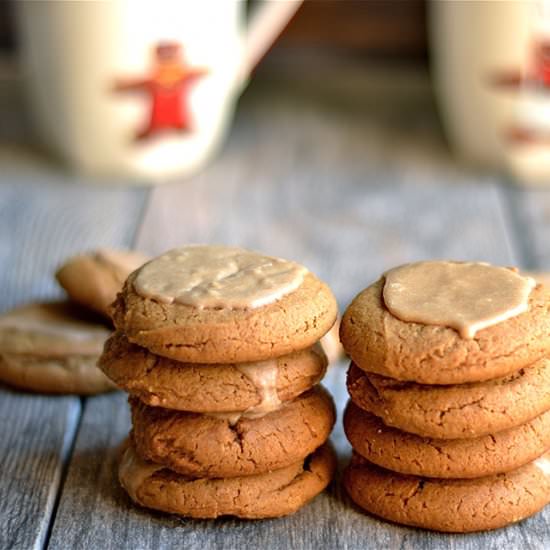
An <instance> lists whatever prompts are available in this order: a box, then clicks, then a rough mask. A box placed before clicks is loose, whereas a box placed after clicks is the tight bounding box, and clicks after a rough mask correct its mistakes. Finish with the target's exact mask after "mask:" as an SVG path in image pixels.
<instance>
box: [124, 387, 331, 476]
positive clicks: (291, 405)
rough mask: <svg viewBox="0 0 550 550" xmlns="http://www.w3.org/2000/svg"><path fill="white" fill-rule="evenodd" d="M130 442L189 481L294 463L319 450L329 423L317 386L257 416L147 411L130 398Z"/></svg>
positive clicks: (326, 398) (326, 397) (326, 405)
mask: <svg viewBox="0 0 550 550" xmlns="http://www.w3.org/2000/svg"><path fill="white" fill-rule="evenodd" d="M130 405H131V409H132V424H133V437H134V442H135V446H136V450H137V452H138V454H139V455H140V456H141V457H143V458H144V459H146V460H150V461H152V462H155V463H157V464H163V465H164V466H166V467H167V468H170V469H171V470H174V471H176V472H179V473H181V474H184V475H187V476H192V477H199V476H200V477H209V478H213V477H237V476H244V475H255V474H260V473H264V472H267V471H271V470H277V469H280V468H283V467H285V466H289V465H290V464H293V463H296V462H297V461H299V460H301V459H303V458H304V457H305V456H307V455H309V454H310V453H312V452H313V451H314V450H315V449H317V447H319V446H320V445H322V444H323V443H324V442H325V441H326V440H327V439H328V436H329V435H330V432H331V430H332V427H333V425H334V421H335V411H334V405H333V403H332V399H331V397H330V395H329V394H328V393H327V392H326V391H325V390H324V389H323V388H321V387H320V386H318V387H316V388H314V389H312V390H310V391H309V392H307V393H305V394H303V395H301V396H299V397H297V398H296V399H294V400H293V401H290V402H287V403H285V404H284V405H283V406H281V407H280V408H278V409H277V410H274V411H272V412H269V413H267V414H263V415H261V416H258V413H254V412H250V411H248V412H243V413H238V412H237V413H229V414H227V413H218V414H212V415H207V414H196V413H184V412H180V411H169V410H167V409H161V408H158V407H148V406H147V405H144V404H143V403H141V402H140V401H139V400H137V399H130Z"/></svg>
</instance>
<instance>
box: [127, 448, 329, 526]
mask: <svg viewBox="0 0 550 550" xmlns="http://www.w3.org/2000/svg"><path fill="white" fill-rule="evenodd" d="M335 467H336V457H335V455H334V452H333V451H332V449H331V448H330V446H328V445H323V446H322V447H320V448H319V449H317V451H315V453H313V454H312V455H311V456H309V457H308V458H307V459H305V460H300V461H299V462H297V463H295V464H291V465H289V466H287V467H285V468H282V469H279V470H274V471H271V472H267V473H265V474H259V475H254V476H244V477H234V478H229V479H224V478H218V479H208V478H199V479H193V478H189V477H187V476H183V475H181V474H177V473H175V472H172V471H171V470H168V469H166V468H163V467H162V466H159V465H156V464H154V463H151V462H145V461H143V460H142V459H140V458H139V456H138V455H137V453H136V452H135V450H134V447H133V446H132V445H131V444H130V445H129V446H128V447H127V448H126V449H125V450H124V451H123V454H122V459H121V462H120V465H119V479H120V483H121V484H122V486H123V487H124V489H126V491H127V492H128V494H129V496H130V498H131V499H132V500H133V501H134V502H135V503H136V504H139V505H141V506H145V507H147V508H153V509H155V510H160V511H163V512H168V513H171V514H178V515H180V516H185V517H192V518H217V517H219V516H237V517H240V518H248V519H259V518H272V517H279V516H286V515H289V514H292V513H294V512H296V511H297V510H298V509H299V508H301V507H302V506H303V505H304V504H306V503H307V502H308V501H310V500H311V499H312V498H314V497H315V496H317V495H318V494H319V493H320V492H321V491H323V489H324V488H325V487H326V486H327V485H328V484H329V483H330V480H331V479H332V476H333V474H334V470H335Z"/></svg>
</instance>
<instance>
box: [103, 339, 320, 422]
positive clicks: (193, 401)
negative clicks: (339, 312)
mask: <svg viewBox="0 0 550 550" xmlns="http://www.w3.org/2000/svg"><path fill="white" fill-rule="evenodd" d="M273 361H274V362H275V364H276V369H277V372H276V377H275V380H274V382H275V388H274V390H275V391H276V393H277V396H278V398H279V399H280V400H281V401H289V400H291V399H294V398H295V397H296V396H298V395H300V394H301V393H303V392H305V391H307V390H308V389H310V388H312V387H313V386H314V385H315V384H317V383H318V382H319V381H320V380H321V379H322V378H323V376H324V374H325V371H326V366H327V360H326V357H325V354H324V353H323V351H322V350H321V349H320V348H319V346H313V347H311V348H307V349H305V350H302V351H298V352H295V353H291V354H290V355H284V356H282V357H277V358H276V359H273ZM247 365H248V367H246V368H242V367H243V365H239V364H222V365H201V364H198V363H182V362H180V361H175V360H173V359H167V358H165V357H161V356H159V355H154V354H152V353H151V352H149V351H147V350H146V349H145V348H142V347H140V346H137V345H136V344H131V343H130V342H129V341H128V339H127V338H126V337H125V336H124V335H123V334H122V333H120V332H116V333H115V334H114V335H113V336H112V337H111V338H109V340H107V342H106V344H105V349H104V352H103V355H102V356H101V359H100V361H99V366H100V368H101V369H102V370H103V372H104V373H105V374H106V375H107V376H108V377H109V378H110V379H111V380H113V381H114V382H115V383H116V384H117V386H119V387H120V388H121V389H123V390H124V391H127V392H128V393H130V394H131V395H135V396H136V397H139V398H140V399H141V400H142V401H143V402H144V403H147V404H148V405H151V406H155V407H157V406H158V407H164V408H167V409H177V410H183V411H193V412H231V411H244V410H246V409H249V408H251V407H256V406H258V405H259V404H260V402H261V400H262V392H263V391H264V390H265V388H262V387H258V385H257V383H256V381H255V380H254V379H252V378H251V377H250V376H249V373H248V370H249V369H250V368H251V365H250V364H247ZM258 368H261V365H259V366H258Z"/></svg>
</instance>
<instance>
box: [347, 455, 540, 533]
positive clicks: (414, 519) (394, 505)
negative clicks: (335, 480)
mask: <svg viewBox="0 0 550 550" xmlns="http://www.w3.org/2000/svg"><path fill="white" fill-rule="evenodd" d="M344 485H345V488H346V490H347V492H348V493H349V495H350V496H351V498H352V499H353V500H354V501H355V503H356V504H358V505H359V506H360V507H361V508H364V509H365V510H367V511H368V512H370V513H372V514H374V515H376V516H380V517H382V518H385V519H387V520H390V521H395V522H396V523H403V524H405V525H413V526H416V527H423V528H425V529H433V530H436V531H447V532H456V533H466V532H470V531H485V530H489V529H497V528H499V527H504V526H505V525H508V524H510V523H515V522H516V521H520V520H522V519H525V518H527V517H528V516H531V515H532V514H535V513H536V512H538V511H539V510H540V509H541V508H543V507H544V506H545V505H546V504H548V503H549V502H550V455H548V454H546V455H543V456H542V457H540V458H537V459H536V460H534V461H533V462H530V463H528V464H526V465H525V466H521V467H520V468H518V469H517V470H513V471H511V472H508V473H504V474H497V475H494V476H487V477H482V478H477V479H447V480H442V479H429V478H422V477H417V476H410V475H404V474H396V473H394V472H391V471H389V470H385V469H383V468H380V467H379V466H375V465H374V464H371V463H369V462H368V461H367V460H365V459H364V458H362V457H361V456H359V455H357V454H354V455H353V457H352V461H351V464H350V465H349V466H348V467H347V468H346V471H345V473H344Z"/></svg>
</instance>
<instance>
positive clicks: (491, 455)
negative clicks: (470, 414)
mask: <svg viewBox="0 0 550 550" xmlns="http://www.w3.org/2000/svg"><path fill="white" fill-rule="evenodd" d="M344 429H345V432H346V436H347V438H348V439H349V442H350V443H351V445H352V447H353V448H354V450H355V452H357V453H358V454H360V455H361V456H363V457H364V458H366V459H367V460H368V461H369V462H372V463H374V464H376V465H378V466H381V467H382V468H386V469H388V470H392V471H394V472H399V473H402V474H412V475H417V476H425V477H434V478H445V479H453V478H454V479H464V478H476V477H483V476H488V475H494V474H500V473H502V472H509V471H511V470H515V469H516V468H519V467H520V466H523V465H524V464H527V463H528V462H531V461H533V460H534V459H535V458H537V457H539V456H541V455H542V454H544V453H545V452H546V451H548V450H549V449H550V411H548V412H546V413H543V414H542V415H541V416H538V417H537V418H535V419H533V420H531V421H530V422H528V423H527V424H523V425H522V426H518V427H517V428H511V429H509V430H505V431H502V432H499V433H497V434H495V435H485V436H481V437H477V438H472V439H431V438H422V437H419V436H417V435H414V434H409V433H407V432H403V431H400V430H396V429H395V428H388V427H387V426H385V425H384V423H383V422H382V421H381V420H380V419H379V418H377V417H376V416H374V415H372V414H370V413H368V412H366V411H364V410H362V409H360V408H359V407H357V406H356V405H354V404H353V403H352V402H350V403H349V404H348V407H347V409H346V411H345V413H344Z"/></svg>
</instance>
